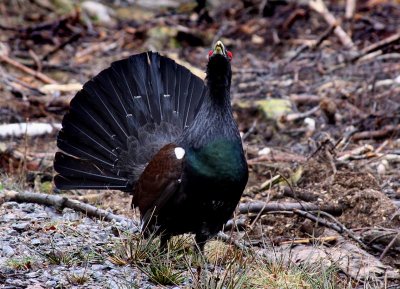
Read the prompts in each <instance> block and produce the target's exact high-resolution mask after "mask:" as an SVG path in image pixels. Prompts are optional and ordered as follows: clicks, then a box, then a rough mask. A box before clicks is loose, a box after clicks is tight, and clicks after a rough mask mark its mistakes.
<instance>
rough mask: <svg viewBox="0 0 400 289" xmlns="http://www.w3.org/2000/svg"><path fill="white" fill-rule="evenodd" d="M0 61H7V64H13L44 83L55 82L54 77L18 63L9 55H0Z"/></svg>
mask: <svg viewBox="0 0 400 289" xmlns="http://www.w3.org/2000/svg"><path fill="white" fill-rule="evenodd" d="M0 61H4V62H7V63H8V64H10V65H12V66H14V67H15V68H17V69H19V70H22V71H23V72H25V73H27V74H30V75H32V76H34V77H36V78H37V79H39V80H41V81H43V82H44V83H48V84H50V83H57V81H55V80H54V79H52V78H50V77H48V76H47V75H45V74H43V73H41V72H39V71H35V70H33V69H31V68H29V67H27V66H25V65H23V64H21V63H19V62H18V61H15V60H13V59H11V58H10V57H8V56H6V55H0Z"/></svg>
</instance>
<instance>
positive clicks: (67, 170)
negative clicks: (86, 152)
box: [54, 152, 132, 189]
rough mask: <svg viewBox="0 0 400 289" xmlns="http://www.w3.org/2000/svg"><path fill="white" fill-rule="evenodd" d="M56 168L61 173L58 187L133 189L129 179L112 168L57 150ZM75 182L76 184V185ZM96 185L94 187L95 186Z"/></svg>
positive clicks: (56, 182) (58, 177) (56, 181)
mask: <svg viewBox="0 0 400 289" xmlns="http://www.w3.org/2000/svg"><path fill="white" fill-rule="evenodd" d="M54 169H55V170H56V171H57V172H58V173H59V174H58V175H57V176H56V177H55V178H54V182H55V184H56V186H57V187H58V188H62V189H74V188H75V189H78V188H110V189H111V188H116V187H118V189H123V188H126V189H132V184H130V183H129V179H128V178H127V177H126V176H124V174H123V173H121V176H118V175H117V174H115V172H112V171H110V170H107V169H104V167H103V168H101V167H99V166H97V165H94V164H93V163H91V162H90V161H86V160H82V159H76V158H74V157H71V156H68V155H65V154H63V153H60V152H57V153H56V156H55V160H54ZM74 184H75V186H74ZM94 185H95V186H96V187H93V186H94Z"/></svg>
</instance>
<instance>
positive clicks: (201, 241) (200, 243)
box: [195, 233, 208, 255]
mask: <svg viewBox="0 0 400 289" xmlns="http://www.w3.org/2000/svg"><path fill="white" fill-rule="evenodd" d="M207 240H208V238H207V236H206V235H204V234H199V233H197V234H196V237H195V241H196V244H197V247H198V248H199V250H200V253H201V254H202V255H203V254H204V245H205V244H206V242H207Z"/></svg>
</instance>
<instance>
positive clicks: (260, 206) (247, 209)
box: [238, 202, 342, 215]
mask: <svg viewBox="0 0 400 289" xmlns="http://www.w3.org/2000/svg"><path fill="white" fill-rule="evenodd" d="M238 210H239V213H240V214H248V213H257V214H258V213H259V212H260V211H261V212H262V214H267V213H270V212H273V211H294V210H303V211H325V212H329V213H331V214H333V215H340V214H341V213H342V208H340V207H335V206H323V207H321V206H318V205H314V204H311V203H276V202H269V203H267V204H266V203H265V202H251V203H244V204H240V205H239V209H238Z"/></svg>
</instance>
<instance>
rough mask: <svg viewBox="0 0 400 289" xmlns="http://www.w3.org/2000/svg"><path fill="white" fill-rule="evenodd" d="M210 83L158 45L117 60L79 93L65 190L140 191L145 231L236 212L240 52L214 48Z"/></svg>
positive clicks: (66, 144)
mask: <svg viewBox="0 0 400 289" xmlns="http://www.w3.org/2000/svg"><path fill="white" fill-rule="evenodd" d="M208 57H209V61H208V65H207V79H206V85H205V84H204V82H203V81H202V80H201V79H200V78H198V77H196V76H195V75H193V74H192V73H191V72H190V71H189V70H187V69H186V68H184V67H183V66H180V65H178V64H176V63H175V62H174V61H173V60H171V59H169V58H167V57H163V56H160V55H159V54H158V53H153V52H146V53H142V54H138V55H133V56H131V57H129V58H128V59H124V60H120V61H117V62H114V63H113V64H112V65H111V67H110V68H108V69H105V70H104V71H102V72H100V73H99V74H98V75H97V76H95V77H94V78H93V79H92V80H90V81H88V82H87V83H86V84H85V85H84V86H83V89H82V90H81V91H79V92H78V93H77V94H76V96H75V97H74V98H73V99H72V101H71V104H70V110H69V112H68V113H67V114H66V115H65V117H64V119H63V122H62V130H61V131H60V133H59V135H58V139H57V145H58V147H59V148H60V149H61V150H62V151H63V152H57V153H56V156H55V162H54V168H55V170H56V171H57V172H58V174H57V175H56V176H55V179H54V181H55V185H56V187H57V188H59V189H118V190H122V191H127V192H131V193H133V200H132V204H133V205H134V206H135V207H139V210H140V214H141V219H142V224H143V227H144V228H146V232H155V233H156V234H159V235H160V236H161V247H162V248H163V247H165V246H166V244H167V241H168V240H169V238H170V237H171V236H173V235H178V234H183V233H194V234H196V238H195V239H196V243H197V244H198V246H199V248H200V249H201V250H203V248H204V244H205V242H206V241H207V240H208V239H209V238H211V237H213V236H214V235H216V234H217V233H218V231H220V230H221V228H222V226H223V225H224V224H225V223H226V221H227V220H228V219H229V218H230V217H231V216H232V213H233V211H234V209H235V207H236V205H237V204H238V202H239V199H240V197H241V195H242V192H243V190H244V187H245V186H246V183H247V178H248V169H247V163H246V159H245V156H244V153H243V147H242V142H241V138H240V135H239V131H238V128H237V125H236V123H235V120H234V118H233V115H232V108H231V103H230V86H231V76H232V72H231V64H230V60H231V58H232V53H230V52H229V51H227V50H226V49H225V47H224V45H223V44H222V42H221V41H218V42H217V43H216V44H215V46H214V48H213V50H211V51H210V52H209V56H208Z"/></svg>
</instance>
